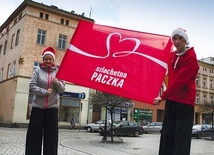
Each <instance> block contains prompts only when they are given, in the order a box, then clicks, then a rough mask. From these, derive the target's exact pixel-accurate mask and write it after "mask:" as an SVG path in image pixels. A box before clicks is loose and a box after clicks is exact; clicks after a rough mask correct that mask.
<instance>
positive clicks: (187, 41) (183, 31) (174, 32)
mask: <svg viewBox="0 0 214 155" xmlns="http://www.w3.org/2000/svg"><path fill="white" fill-rule="evenodd" d="M176 34H177V35H179V36H181V37H183V38H184V40H185V41H186V45H189V37H188V35H187V33H186V30H184V29H181V28H177V29H176V30H174V31H173V32H172V35H171V39H172V37H173V36H174V35H176Z"/></svg>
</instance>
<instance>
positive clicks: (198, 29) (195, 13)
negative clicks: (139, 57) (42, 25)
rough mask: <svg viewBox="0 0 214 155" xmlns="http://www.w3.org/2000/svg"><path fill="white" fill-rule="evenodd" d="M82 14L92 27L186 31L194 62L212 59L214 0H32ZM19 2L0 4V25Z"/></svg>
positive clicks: (164, 32) (167, 33) (213, 52)
mask: <svg viewBox="0 0 214 155" xmlns="http://www.w3.org/2000/svg"><path fill="white" fill-rule="evenodd" d="M34 1H35V2H39V3H43V4H46V5H55V6H57V7H58V8H59V9H63V10H65V11H72V10H73V11H75V12H76V13H77V14H82V13H83V12H84V13H85V16H86V17H89V16H90V17H91V18H93V19H94V20H95V23H97V24H101V25H109V26H114V27H120V28H125V29H131V30H137V31H142V32H150V33H156V34H162V35H171V33H172V31H173V30H174V29H176V28H178V27H180V28H183V29H186V31H187V34H188V36H189V39H190V46H194V48H195V51H196V54H197V58H198V59H201V58H202V57H203V58H206V57H210V56H212V57H214V46H213V44H214V31H213V29H214V20H213V19H214V9H213V7H214V0H161V1H160V0H34ZM22 2H23V0H1V11H0V25H2V24H3V22H4V21H5V20H6V19H7V18H8V17H9V16H10V15H11V14H12V12H13V11H14V10H15V9H16V8H17V7H18V6H19V5H20V4H21V3H22Z"/></svg>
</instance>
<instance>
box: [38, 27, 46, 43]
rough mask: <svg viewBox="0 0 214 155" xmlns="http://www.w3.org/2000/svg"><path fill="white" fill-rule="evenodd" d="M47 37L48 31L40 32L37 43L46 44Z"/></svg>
mask: <svg viewBox="0 0 214 155" xmlns="http://www.w3.org/2000/svg"><path fill="white" fill-rule="evenodd" d="M45 35H46V31H44V30H38V34H37V42H36V43H37V44H41V45H44V44H45Z"/></svg>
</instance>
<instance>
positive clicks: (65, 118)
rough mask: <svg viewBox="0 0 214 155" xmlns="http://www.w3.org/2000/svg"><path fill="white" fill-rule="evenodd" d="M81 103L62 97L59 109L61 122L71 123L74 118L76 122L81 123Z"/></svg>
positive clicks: (77, 100) (78, 100)
mask: <svg viewBox="0 0 214 155" xmlns="http://www.w3.org/2000/svg"><path fill="white" fill-rule="evenodd" d="M80 101H81V100H80V99H74V98H64V97H62V98H61V104H60V109H59V121H61V122H70V121H71V119H72V117H74V118H75V120H76V122H79V115H80V108H81V107H80V104H81V103H80Z"/></svg>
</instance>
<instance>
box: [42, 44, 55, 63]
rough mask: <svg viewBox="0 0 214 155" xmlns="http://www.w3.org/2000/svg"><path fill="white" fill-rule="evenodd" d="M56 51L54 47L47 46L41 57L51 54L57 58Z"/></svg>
mask: <svg viewBox="0 0 214 155" xmlns="http://www.w3.org/2000/svg"><path fill="white" fill-rule="evenodd" d="M55 53H56V51H55V50H54V49H53V48H52V47H47V48H46V49H44V51H43V52H42V56H41V57H42V58H43V57H44V56H45V55H47V54H50V55H51V56H52V57H53V59H54V60H55Z"/></svg>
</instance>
